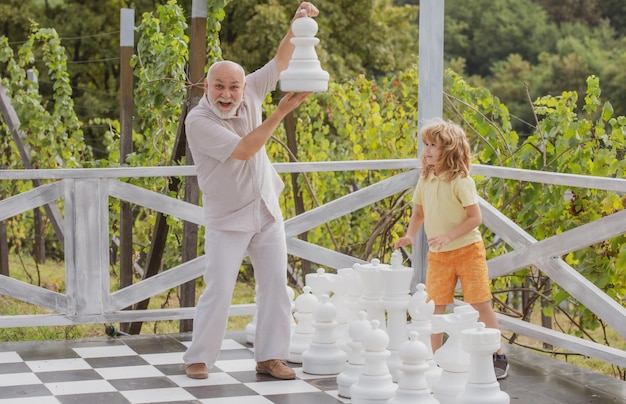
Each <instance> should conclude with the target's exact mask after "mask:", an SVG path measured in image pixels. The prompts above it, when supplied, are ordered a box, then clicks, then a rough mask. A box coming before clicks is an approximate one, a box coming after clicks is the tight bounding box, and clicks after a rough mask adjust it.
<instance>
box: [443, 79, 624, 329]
mask: <svg viewBox="0 0 626 404" xmlns="http://www.w3.org/2000/svg"><path fill="white" fill-rule="evenodd" d="M448 80H449V81H450V82H451V83H452V86H451V90H450V91H451V95H450V96H449V97H448V100H449V101H450V104H449V106H448V108H449V110H450V111H451V112H453V115H452V116H453V119H455V120H457V121H458V120H461V121H463V122H465V123H466V125H467V128H468V131H469V133H470V138H471V137H472V136H471V133H476V134H478V135H479V138H480V142H478V143H479V145H478V147H477V148H476V146H477V142H474V147H475V148H476V149H475V156H476V158H477V159H478V162H480V163H482V164H492V165H500V166H508V167H518V168H526V169H533V170H542V171H551V172H563V173H572V174H581V175H593V176H601V177H618V178H621V177H623V176H624V170H625V167H626V161H624V159H623V155H624V150H625V149H626V138H625V136H624V135H625V133H626V126H625V125H626V118H624V117H623V116H614V113H613V108H612V106H611V104H610V103H609V102H604V101H602V99H601V97H600V85H599V80H598V78H597V77H594V76H590V77H589V78H588V79H587V88H586V91H585V95H584V97H583V102H582V104H579V97H578V94H577V93H576V92H563V93H562V94H561V95H559V96H543V97H540V98H539V99H537V100H536V101H535V102H534V104H533V108H534V112H535V114H536V116H537V119H538V126H537V128H536V130H535V131H534V132H533V134H532V135H531V136H529V137H528V138H527V139H525V141H523V142H520V143H519V145H518V138H517V135H516V134H515V132H513V131H510V120H509V117H508V114H507V112H506V108H505V107H504V106H502V105H501V104H500V103H499V101H498V100H497V98H495V97H493V96H491V95H490V94H489V93H488V92H486V91H485V90H482V89H475V88H471V87H470V86H468V85H467V84H466V83H465V82H464V81H463V80H462V79H461V78H460V77H459V76H458V75H456V74H454V73H452V72H449V73H448ZM579 111H580V112H579ZM477 185H478V186H479V189H480V192H481V193H482V194H483V195H484V197H485V199H487V200H488V201H489V202H490V203H491V204H493V205H494V206H495V207H497V208H498V209H499V210H500V211H501V212H502V213H504V214H505V215H506V216H507V217H509V218H511V219H512V220H513V221H514V222H515V223H517V224H518V225H519V226H521V227H522V228H524V229H525V230H526V231H527V232H528V233H529V234H530V235H531V236H533V237H534V238H536V239H538V240H543V239H545V238H548V237H551V236H553V235H555V234H558V233H561V232H564V231H567V230H570V229H573V228H575V227H579V226H581V225H583V224H585V223H589V222H592V221H595V220H597V219H599V218H601V217H604V216H607V215H609V214H611V213H615V212H617V211H620V210H623V209H624V207H625V205H626V198H624V197H623V196H620V195H618V194H616V193H615V192H608V191H601V190H595V189H584V188H580V189H577V188H568V187H563V186H553V185H541V184H535V183H523V182H517V181H505V180H500V181H494V180H493V179H479V180H478V181H477ZM485 240H486V241H487V244H489V245H491V246H492V249H490V256H495V255H498V254H500V253H501V252H502V251H503V249H504V250H506V249H507V248H506V246H503V245H501V241H499V239H498V238H497V236H495V235H494V234H491V233H490V232H486V234H485ZM625 244H626V237H625V236H623V235H622V236H619V237H615V238H613V239H610V240H606V241H605V242H602V243H599V244H598V245H593V246H590V247H588V248H584V249H581V250H578V251H574V252H572V253H570V254H567V255H566V256H565V257H563V259H564V260H565V261H566V262H567V263H568V264H570V265H571V266H573V267H574V268H576V269H577V270H578V271H579V272H580V273H581V274H583V275H584V276H585V277H586V278H587V279H589V280H591V282H593V283H594V284H595V285H596V286H598V287H599V288H600V289H602V290H603V291H604V292H605V293H607V294H608V295H609V296H611V297H613V298H614V299H615V300H616V301H617V302H619V303H621V304H624V297H625V296H626V284H625V283H624V281H623V280H624V279H625V276H626V266H624V265H623V262H624V245H625ZM532 273H533V268H529V269H528V270H526V275H523V272H522V273H521V275H522V277H523V278H527V279H529V280H531V282H533V285H534V286H535V287H536V289H537V290H538V291H542V288H543V285H545V281H544V279H543V276H539V277H536V276H534V275H532V276H531V274H532ZM518 282H519V280H518V279H516V277H508V279H507V278H504V279H501V280H499V281H498V283H497V285H498V287H500V288H503V289H515V288H519V287H521V286H522V285H520V284H519V283H518ZM543 293H544V294H548V295H549V294H552V298H553V304H554V305H553V306H552V309H559V308H560V304H561V303H562V302H564V301H569V302H570V303H573V304H574V309H572V313H571V314H572V316H573V318H576V320H577V321H578V323H579V324H580V326H581V328H593V327H596V326H597V324H598V321H597V319H596V318H595V316H594V315H593V314H592V313H591V312H590V311H588V310H587V309H585V308H583V307H582V306H579V305H578V304H577V303H575V302H571V298H570V297H569V294H568V293H567V292H566V291H564V290H562V289H561V288H560V287H559V286H558V285H553V286H552V289H547V290H543ZM552 309H545V310H548V311H549V310H552ZM545 310H544V311H545Z"/></svg>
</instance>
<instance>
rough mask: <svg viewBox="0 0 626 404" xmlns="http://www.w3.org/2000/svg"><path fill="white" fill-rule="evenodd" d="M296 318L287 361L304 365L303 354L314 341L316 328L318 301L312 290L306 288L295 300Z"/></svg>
mask: <svg viewBox="0 0 626 404" xmlns="http://www.w3.org/2000/svg"><path fill="white" fill-rule="evenodd" d="M294 303H295V306H296V307H295V312H294V317H295V319H296V327H295V329H294V330H293V333H292V334H291V340H290V342H289V355H288V357H287V360H288V361H289V362H292V363H302V352H304V351H305V350H306V349H307V348H308V347H309V345H311V342H312V341H313V334H315V327H313V321H314V319H313V312H314V311H315V307H316V306H317V303H318V300H317V297H315V295H313V294H312V293H311V288H310V287H309V286H305V287H303V288H302V293H301V294H300V296H298V297H297V298H296V300H295V302H294Z"/></svg>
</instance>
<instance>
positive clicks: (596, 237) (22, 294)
mask: <svg viewBox="0 0 626 404" xmlns="http://www.w3.org/2000/svg"><path fill="white" fill-rule="evenodd" d="M416 165H417V160H416V159H408V160H368V161H339V162H320V163H281V164H276V165H275V167H276V169H277V171H278V172H280V173H292V172H293V173H295V172H322V171H351V170H388V169H395V170H404V171H403V172H401V173H400V174H397V175H394V176H391V177H390V178H387V179H385V180H383V181H380V182H378V183H376V184H373V185H371V186H369V187H367V188H364V189H361V190H358V191H356V192H352V193H350V194H348V195H345V196H343V197H341V198H338V199H336V200H334V201H331V202H328V203H326V204H324V205H322V206H319V207H317V208H315V209H312V210H310V211H307V212H305V213H303V214H300V215H298V216H296V217H293V218H290V219H288V220H286V222H285V228H286V233H287V237H288V240H287V247H288V252H289V254H291V255H294V256H297V257H300V258H303V259H306V260H308V261H311V262H315V263H317V264H319V265H322V266H325V267H328V268H330V269H339V268H345V267H351V266H352V265H353V264H354V263H363V262H364V261H362V260H360V259H358V258H355V257H351V256H348V255H345V254H341V253H339V252H336V251H332V250H329V249H326V248H323V247H321V246H318V245H314V244H311V243H308V242H305V241H302V240H299V239H297V238H296V237H295V236H297V235H298V234H301V233H303V232H306V231H307V230H310V229H314V228H316V227H318V226H320V225H322V224H324V223H327V222H329V221H331V220H333V219H336V218H339V217H341V216H343V215H345V214H348V213H350V212H353V211H356V210H358V209H361V208H363V207H366V206H369V205H371V204H373V203H375V202H377V201H380V200H382V199H384V198H387V197H389V196H392V195H394V194H397V193H399V192H403V191H405V190H407V189H409V188H411V187H413V186H414V185H415V182H416V181H417V178H418V175H419V172H418V170H415V169H414V167H416ZM472 173H473V174H477V175H482V176H485V177H493V178H506V179H511V180H517V181H526V182H537V183H543V184H555V185H564V186H571V187H582V188H593V189H601V190H608V191H615V192H620V193H626V180H623V179H614V178H602V177H590V176H582V175H569V174H557V173H548V172H543V171H530V170H520V169H510V168H504V167H494V166H483V165H474V166H473V167H472ZM194 175H195V171H194V168H193V167H189V166H182V167H146V168H103V169H55V170H0V181H7V180H33V179H39V180H42V179H46V180H51V179H52V180H58V181H54V182H51V183H49V184H47V185H42V186H40V187H37V188H34V189H31V190H29V191H27V192H25V193H22V194H19V195H14V196H11V197H8V198H6V199H4V200H0V221H2V220H6V219H8V218H10V217H13V216H16V215H19V214H21V213H23V212H26V211H29V210H32V209H34V208H37V207H39V206H43V205H47V204H54V203H55V202H56V201H57V200H59V199H62V200H63V201H64V218H63V223H62V231H63V233H64V236H65V245H64V251H65V284H66V292H65V293H58V292H55V291H52V290H48V289H45V288H42V287H37V286H34V285H31V284H28V283H25V282H21V281H18V280H16V279H13V278H10V277H7V276H0V294H4V295H7V296H11V297H13V298H15V299H18V300H21V301H24V302H27V303H30V304H33V305H36V306H39V307H42V308H45V309H47V310H49V311H50V312H54V313H58V314H38V315H8V316H0V328H7V327H27V326H51V325H72V324H90V323H115V322H134V321H156V320H181V319H191V318H193V311H194V308H170V309H155V310H125V308H127V307H130V306H132V305H133V304H135V303H137V302H140V301H143V300H145V299H147V298H150V297H152V296H155V295H157V294H159V293H161V292H163V291H166V290H168V289H170V288H173V287H176V286H178V285H181V284H183V283H185V282H188V281H191V280H193V279H196V278H198V277H200V276H202V273H203V269H204V268H203V265H202V257H199V258H196V259H194V260H191V261H188V262H185V263H183V264H181V265H179V266H177V267H174V268H170V269H168V270H167V271H164V272H161V273H159V274H158V275H155V276H153V277H150V278H148V279H145V280H142V281H140V282H137V283H135V284H133V285H130V286H128V287H125V288H123V289H121V290H117V291H114V292H112V293H111V292H110V284H109V247H110V245H109V240H110V234H109V225H108V223H109V198H118V199H120V200H123V201H127V202H130V203H133V204H136V205H140V206H144V207H147V208H150V209H153V210H156V211H159V212H162V213H164V214H166V215H170V216H173V217H176V218H179V219H182V220H186V221H189V222H192V223H196V224H198V225H200V224H201V220H202V210H201V208H200V207H198V206H196V205H191V204H189V203H186V202H184V201H181V200H177V199H174V198H170V197H167V196H164V195H161V194H158V193H155V192H152V191H149V190H146V189H143V188H140V187H137V186H134V185H130V184H127V183H125V182H122V181H120V180H119V178H132V177H158V176H163V177H176V176H194ZM480 205H481V210H482V213H483V223H484V225H485V226H487V227H488V228H490V229H491V230H492V231H493V232H494V233H495V234H497V235H498V236H499V237H501V238H502V239H503V240H504V241H505V242H506V243H507V244H508V245H509V246H510V247H512V251H510V252H508V253H506V254H503V255H500V256H498V257H495V258H492V259H491V260H489V272H490V277H491V278H494V277H500V276H505V275H509V274H512V273H514V272H515V271H517V270H519V269H522V268H526V267H528V266H529V265H534V266H536V267H537V268H538V269H539V270H541V271H542V272H544V273H545V274H546V275H547V276H549V277H550V278H551V280H553V281H554V282H556V283H557V284H559V285H560V287H562V288H563V289H565V290H567V291H568V292H569V293H570V294H571V295H572V297H573V298H574V299H576V300H578V301H579V302H581V303H582V304H583V305H584V306H585V307H587V308H588V309H589V310H591V311H592V312H593V313H595V314H596V315H597V316H598V317H599V318H601V319H602V320H603V321H604V322H605V323H606V324H608V325H609V326H611V327H612V328H614V329H615V330H616V331H617V332H618V333H619V334H620V335H622V336H624V337H625V338H626V309H624V307H622V306H621V305H620V304H619V303H618V302H616V301H615V300H614V299H612V298H611V297H609V296H607V295H606V294H605V293H604V292H603V291H602V290H600V289H599V288H597V287H596V286H595V285H593V284H592V283H591V282H590V281H589V280H587V279H586V278H584V277H583V276H582V275H581V274H580V273H579V272H578V271H576V269H574V268H572V267H571V266H569V265H568V264H567V263H566V262H565V261H563V260H562V259H561V258H560V257H561V256H563V254H567V253H569V252H571V251H576V250H579V249H581V248H584V247H587V246H590V245H592V244H595V243H597V242H601V241H603V240H608V239H611V238H613V237H616V236H619V235H621V234H624V233H626V225H625V223H626V211H620V212H617V213H614V214H612V215H610V216H607V217H604V218H602V219H599V220H596V221H594V222H592V223H587V224H585V225H583V226H580V227H578V228H575V229H572V230H569V231H566V232H563V233H561V234H558V235H555V236H553V237H550V238H547V239H545V240H536V239H534V238H533V237H532V236H530V235H529V234H528V233H526V232H525V231H524V230H522V229H521V228H520V227H519V226H517V225H516V224H515V223H514V222H513V221H511V220H510V219H509V218H507V217H506V216H504V215H503V214H502V213H500V212H499V211H498V210H497V209H495V208H494V207H493V206H491V205H490V204H489V203H487V202H486V201H484V200H481V201H480ZM254 309H255V307H254V304H243V305H233V306H232V307H231V313H230V314H231V316H239V315H251V314H253V313H254ZM498 318H499V322H500V326H501V328H502V329H504V330H508V331H511V332H514V333H517V334H520V335H525V336H528V337H530V338H532V339H535V340H538V341H541V342H544V343H548V344H551V345H554V346H558V347H561V348H564V349H567V350H569V351H572V352H577V353H579V354H582V355H585V356H590V357H594V358H598V359H601V360H603V361H606V362H609V363H613V364H615V365H618V366H621V367H626V352H624V351H622V350H619V349H615V348H611V347H607V346H605V345H601V344H597V343H594V342H590V341H588V340H583V339H581V338H576V337H573V336H570V335H567V334H564V333H560V332H558V331H554V330H551V329H547V328H543V327H540V326H536V325H533V324H530V323H528V322H525V321H521V320H517V319H514V318H511V317H508V316H505V315H501V314H498Z"/></svg>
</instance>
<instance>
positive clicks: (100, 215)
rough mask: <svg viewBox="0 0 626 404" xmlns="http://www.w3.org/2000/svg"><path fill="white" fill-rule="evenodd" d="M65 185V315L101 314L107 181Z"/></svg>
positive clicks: (105, 290)
mask: <svg viewBox="0 0 626 404" xmlns="http://www.w3.org/2000/svg"><path fill="white" fill-rule="evenodd" d="M65 184H66V185H65V228H66V230H67V231H66V240H65V241H66V242H65V283H66V285H65V286H66V290H67V292H66V294H67V296H68V298H69V302H68V313H67V314H69V315H72V314H76V315H85V314H102V313H105V312H106V311H107V308H108V302H109V299H110V297H109V296H110V295H109V294H110V285H109V283H110V281H109V202H108V193H107V192H108V191H107V190H108V187H107V180H106V179H66V180H65Z"/></svg>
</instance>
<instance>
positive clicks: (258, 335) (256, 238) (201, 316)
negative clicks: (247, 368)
mask: <svg viewBox="0 0 626 404" xmlns="http://www.w3.org/2000/svg"><path fill="white" fill-rule="evenodd" d="M204 239H205V246H204V249H205V252H206V260H207V269H206V272H205V274H204V280H205V282H206V288H205V290H204V291H203V293H202V295H201V296H200V298H199V299H198V304H197V305H196V311H195V315H194V322H193V333H192V340H191V345H190V346H189V348H188V349H187V352H185V354H184V356H183V360H184V362H185V364H191V363H205V364H206V365H207V367H208V368H209V369H210V368H211V367H212V366H213V364H214V363H215V361H216V359H217V356H218V355H219V352H220V349H221V345H222V340H223V339H224V335H225V333H226V326H227V323H228V312H229V310H230V305H231V302H232V294H233V290H234V287H235V282H236V281H237V275H238V273H239V269H240V267H241V262H242V260H243V258H244V257H245V256H246V254H247V255H248V256H249V257H250V262H251V264H252V267H253V269H254V279H255V281H256V289H257V295H256V304H257V319H256V332H255V340H254V355H255V360H256V361H257V362H261V361H265V360H268V359H281V360H285V359H287V355H288V352H289V341H290V336H291V300H290V298H289V295H288V293H287V246H286V242H285V229H284V223H283V221H282V220H281V221H278V222H272V223H269V224H267V225H266V226H265V227H263V228H262V229H261V231H260V232H250V233H248V232H237V231H216V230H210V229H206V232H205V238H204Z"/></svg>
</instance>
